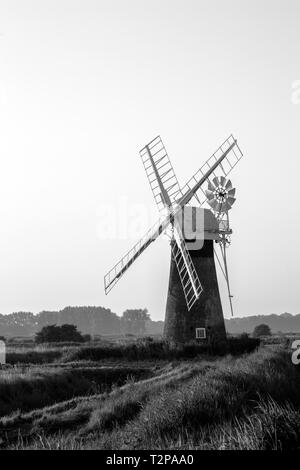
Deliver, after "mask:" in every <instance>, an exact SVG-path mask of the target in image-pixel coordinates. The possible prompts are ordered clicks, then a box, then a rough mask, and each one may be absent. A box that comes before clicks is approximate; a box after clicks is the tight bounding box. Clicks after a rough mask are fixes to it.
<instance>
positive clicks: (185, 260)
mask: <svg viewBox="0 0 300 470" xmlns="http://www.w3.org/2000/svg"><path fill="white" fill-rule="evenodd" d="M176 231H177V229H176V228H174V235H175V236H174V239H175V241H173V242H172V244H171V246H172V256H173V259H174V261H175V264H176V267H177V270H178V273H179V277H180V281H181V284H182V288H183V292H184V296H185V300H186V304H187V308H188V310H191V308H192V306H193V305H194V303H195V302H196V301H197V300H198V299H199V297H200V295H201V293H202V291H203V288H202V285H201V282H200V280H199V278H198V275H197V273H196V270H195V266H194V264H193V261H192V259H191V256H190V254H189V252H188V250H187V247H186V243H185V241H184V240H183V238H182V237H181V236H180V234H179V233H178V232H177V233H176Z"/></svg>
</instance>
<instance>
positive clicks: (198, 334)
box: [196, 328, 206, 339]
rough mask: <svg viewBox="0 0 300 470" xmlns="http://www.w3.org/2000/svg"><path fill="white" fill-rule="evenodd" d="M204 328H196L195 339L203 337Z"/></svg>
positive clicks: (204, 333) (204, 334) (204, 336)
mask: <svg viewBox="0 0 300 470" xmlns="http://www.w3.org/2000/svg"><path fill="white" fill-rule="evenodd" d="M205 338H206V330H205V328H196V339H205Z"/></svg>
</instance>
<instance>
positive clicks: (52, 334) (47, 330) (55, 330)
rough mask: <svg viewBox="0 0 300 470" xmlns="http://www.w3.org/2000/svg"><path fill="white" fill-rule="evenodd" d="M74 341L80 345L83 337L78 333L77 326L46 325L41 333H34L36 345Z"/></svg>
mask: <svg viewBox="0 0 300 470" xmlns="http://www.w3.org/2000/svg"><path fill="white" fill-rule="evenodd" d="M67 341H74V342H78V343H79V342H80V343H82V342H83V341H84V337H83V336H82V334H81V333H79V331H77V326H75V325H68V324H64V325H62V326H57V325H48V326H44V327H43V328H42V329H41V331H39V332H38V333H36V335H35V342H36V343H56V342H67Z"/></svg>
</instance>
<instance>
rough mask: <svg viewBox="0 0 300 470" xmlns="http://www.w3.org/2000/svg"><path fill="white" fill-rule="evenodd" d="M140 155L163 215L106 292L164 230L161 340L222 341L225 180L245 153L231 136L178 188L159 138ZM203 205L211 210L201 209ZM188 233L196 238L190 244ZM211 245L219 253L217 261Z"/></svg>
mask: <svg viewBox="0 0 300 470" xmlns="http://www.w3.org/2000/svg"><path fill="white" fill-rule="evenodd" d="M140 156H141V159H142V163H143V166H144V169H145V172H146V175H147V178H148V181H149V184H150V187H151V190H152V193H153V196H154V200H155V202H156V204H157V206H158V210H159V211H160V212H161V215H160V217H159V219H158V221H157V222H156V224H155V225H154V226H153V227H151V228H150V229H149V230H148V232H147V233H146V234H145V235H144V236H143V237H142V238H141V239H140V240H139V241H138V242H137V243H136V244H135V245H134V246H133V248H132V249H131V250H129V251H128V252H127V253H126V254H125V256H123V257H122V258H121V259H120V261H119V262H118V263H117V264H115V265H114V266H113V268H112V269H111V270H110V271H108V273H107V274H106V275H105V276H104V288H105V293H106V294H108V292H110V290H111V289H112V288H113V287H114V286H115V285H116V283H117V282H118V281H119V280H120V279H121V277H122V276H123V274H124V273H125V272H126V271H127V270H128V268H129V267H130V266H131V265H132V264H133V263H134V261H135V260H136V259H137V258H138V257H139V256H140V255H141V254H142V253H143V252H144V251H145V250H146V249H147V248H148V247H149V246H150V245H151V243H153V242H154V241H155V240H156V239H157V238H158V237H159V236H160V235H161V234H162V233H166V231H168V232H169V233H170V244H171V266H170V277H169V288H168V297H167V305H166V318H165V327H164V335H165V337H166V338H167V339H168V340H169V341H171V342H174V343H184V342H188V341H191V340H195V339H197V340H201V339H202V340H206V339H208V338H209V337H211V336H212V335H216V336H218V337H220V338H222V337H223V338H224V337H226V332H225V325H224V317H223V311H222V304H221V299H220V294H219V287H218V281H217V274H216V268H215V261H214V254H215V255H216V258H217V260H218V262H219V264H220V267H221V269H222V272H223V274H224V276H225V279H226V282H227V287H228V294H229V298H230V305H231V309H232V302H231V297H232V296H231V292H230V287H229V279H228V269H227V261H226V248H227V246H228V245H229V243H230V235H231V233H232V230H231V229H230V226H229V216H228V212H229V210H230V209H231V207H232V205H233V203H234V202H235V197H234V196H235V189H234V188H233V187H232V183H231V182H230V180H227V179H226V177H227V176H228V174H229V173H230V172H231V171H232V169H233V168H234V167H235V165H236V164H237V163H238V161H239V160H240V159H241V157H242V156H243V154H242V152H241V150H240V148H239V146H238V144H237V141H236V139H234V137H233V136H232V135H230V136H229V137H228V139H226V140H225V141H224V142H223V143H222V145H221V146H220V147H219V148H218V149H217V150H216V152H214V153H213V155H212V156H211V157H210V158H209V159H208V160H207V161H206V162H205V163H204V165H202V167H201V168H200V169H199V170H198V171H197V172H196V173H195V174H194V175H193V176H192V177H191V179H190V180H189V181H188V182H187V183H186V184H185V186H183V187H182V188H180V186H179V183H178V180H177V177H176V175H175V172H174V169H173V166H172V164H171V161H170V159H169V156H168V154H167V152H166V149H165V147H164V144H163V142H162V140H161V138H160V136H158V137H156V138H155V139H153V140H152V141H151V142H149V143H148V144H147V145H146V146H145V147H144V148H143V149H142V150H141V151H140ZM217 172H220V173H221V176H218V175H217ZM205 203H206V204H207V205H208V206H209V209H208V208H205V207H203V206H204V204H205ZM199 221H200V224H199ZM197 222H198V223H197ZM191 235H196V237H194V241H193V242H192V243H191V241H190V239H191ZM192 238H193V237H192ZM195 242H200V244H199V243H195ZM214 243H217V244H218V245H219V247H220V249H221V259H220V258H219V257H218V255H217V251H216V249H215V248H214ZM222 261H223V264H222Z"/></svg>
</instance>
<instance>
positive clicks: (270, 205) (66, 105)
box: [0, 0, 300, 319]
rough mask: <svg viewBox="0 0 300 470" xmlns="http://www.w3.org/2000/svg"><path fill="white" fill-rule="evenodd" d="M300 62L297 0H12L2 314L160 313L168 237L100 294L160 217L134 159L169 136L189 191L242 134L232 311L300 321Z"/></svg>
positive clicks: (1, 23)
mask: <svg viewBox="0 0 300 470" xmlns="http://www.w3.org/2000/svg"><path fill="white" fill-rule="evenodd" d="M299 58H300V2H299V0H295V1H291V0H290V1H287V0H285V1H283V0H281V1H275V0H270V1H266V0H259V1H253V0H251V1H250V0H247V1H241V0H238V1H231V0H224V1H223V0H219V1H214V0H207V1H204V0H195V1H194V0H180V1H178V0H151V1H150V0H147V1H146V0H126V1H125V0H108V1H103V0H97V1H96V0H95V1H92V0H81V1H79V0H70V1H69V0H59V1H56V0H36V1H30V0H19V1H14V0H9V1H5V0H1V1H0V159H1V168H0V195H1V199H0V214H1V219H0V220H1V223H0V292H1V295H0V312H1V313H10V312H12V311H18V310H29V311H33V312H34V313H37V312H39V311H40V310H43V309H47V310H51V309H60V308H63V307H64V306H66V305H103V306H106V307H109V308H111V309H112V310H113V311H115V312H117V313H118V314H121V313H122V312H123V310H125V309H126V308H130V307H148V309H149V312H150V314H151V316H152V318H153V319H163V317H164V311H165V302H166V293H167V283H168V273H169V263H170V248H169V246H168V242H167V240H166V239H163V238H162V239H160V240H159V241H157V242H156V243H155V244H153V245H152V246H151V247H150V248H149V249H148V250H147V252H146V253H144V254H143V255H142V256H141V258H140V259H139V260H138V261H137V262H136V263H135V264H134V265H133V266H132V267H131V269H130V270H129V271H128V273H127V274H126V275H125V276H124V277H123V279H122V280H121V281H120V283H119V284H118V285H117V286H116V287H115V288H114V289H113V290H112V292H111V293H110V294H109V296H107V297H106V296H105V294H104V290H103V275H104V274H105V272H106V271H107V270H108V269H109V268H110V267H111V266H112V265H113V264H114V262H116V261H118V259H119V258H121V256H123V255H124V254H125V252H126V251H127V250H128V249H129V248H131V246H132V245H133V244H134V242H135V238H134V236H133V235H132V234H131V232H132V231H133V229H132V225H131V228H130V229H129V232H128V230H127V229H128V226H126V225H124V224H125V222H126V220H129V221H130V224H133V226H135V225H134V224H135V221H136V218H135V215H138V214H140V217H141V216H143V217H144V222H145V225H146V226H147V224H148V222H149V224H151V223H152V222H154V221H155V217H156V212H157V211H156V206H155V203H154V201H153V199H152V193H151V190H150V188H149V185H148V182H147V180H146V176H145V174H144V171H143V167H142V164H141V161H140V158H139V154H138V151H139V150H140V149H141V148H142V147H143V146H144V145H145V144H146V143H147V142H148V141H149V140H151V139H152V138H154V137H155V136H156V135H157V134H160V135H161V137H162V139H163V141H164V143H165V145H166V148H167V150H168V152H169V155H170V157H171V159H172V162H173V165H174V168H175V171H176V173H177V177H178V179H179V182H180V183H181V184H184V183H185V181H186V180H187V179H188V178H189V177H190V176H191V175H192V174H193V173H194V172H195V171H196V170H197V169H198V168H199V167H200V166H201V164H202V163H203V162H204V161H205V160H206V159H207V158H208V157H209V156H210V155H211V154H212V153H213V152H214V151H215V150H216V148H217V147H218V146H219V145H220V143H222V141H223V140H225V138H226V137H227V136H228V135H229V134H230V133H233V134H234V136H235V137H237V139H238V142H239V145H240V147H241V149H242V150H243V152H244V154H245V156H244V158H243V160H242V161H241V162H240V163H239V165H238V166H237V167H236V169H235V171H234V173H232V177H231V178H232V181H233V183H234V185H235V186H236V187H237V202H236V204H235V206H234V208H233V210H232V213H231V223H232V228H233V230H234V235H233V237H232V246H231V248H230V250H229V255H228V256H229V269H230V272H231V282H232V291H233V294H234V296H235V297H234V305H235V312H236V315H237V316H243V315H250V314H261V313H266V314H267V313H281V312H284V311H289V312H292V313H299V312H300V297H299V264H300V255H299V242H298V235H299V232H300V222H299V207H298V206H299V202H300V197H299V196H300V187H299V181H300V163H299V162H300V149H299V126H300V93H299V95H297V93H296V92H297V90H298V88H297V87H298V86H299V89H300V82H299V83H297V80H300V63H299V62H300V61H299ZM293 86H294V89H293ZM293 93H294V94H293ZM295 93H296V94H295ZM298 98H299V99H298ZM107 211H108V213H107V215H106V216H105V217H107V218H106V219H105V217H104V214H105V213H106V212H107ZM150 218H151V220H150ZM105 222H109V224H113V223H117V224H118V226H122V227H121V228H122V230H123V232H122V233H123V235H122V234H121V236H122V238H120V234H119V233H117V234H116V235H117V236H115V237H111V238H107V236H108V235H107V232H105ZM138 222H139V220H138V221H137V223H138ZM124 227H125V229H124ZM106 229H107V226H106ZM126 232H128V233H127V235H126ZM105 233H106V237H105ZM124 233H125V236H124ZM222 294H223V301H224V313H225V316H226V317H228V316H229V308H228V302H227V298H226V295H225V293H224V289H223V283H222Z"/></svg>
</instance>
